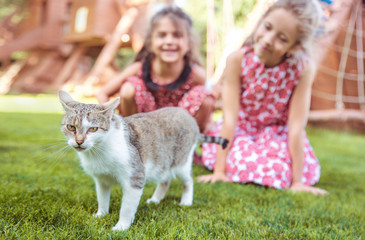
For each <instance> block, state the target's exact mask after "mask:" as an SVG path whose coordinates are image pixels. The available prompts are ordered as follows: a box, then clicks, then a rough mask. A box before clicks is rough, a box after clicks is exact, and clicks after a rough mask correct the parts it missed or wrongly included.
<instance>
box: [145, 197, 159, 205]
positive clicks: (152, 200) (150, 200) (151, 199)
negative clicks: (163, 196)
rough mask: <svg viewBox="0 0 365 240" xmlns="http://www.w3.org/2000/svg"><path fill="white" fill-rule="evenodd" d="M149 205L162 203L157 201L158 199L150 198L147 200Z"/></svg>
mask: <svg viewBox="0 0 365 240" xmlns="http://www.w3.org/2000/svg"><path fill="white" fill-rule="evenodd" d="M147 203H154V204H159V203H160V201H158V200H156V199H153V198H149V199H147Z"/></svg>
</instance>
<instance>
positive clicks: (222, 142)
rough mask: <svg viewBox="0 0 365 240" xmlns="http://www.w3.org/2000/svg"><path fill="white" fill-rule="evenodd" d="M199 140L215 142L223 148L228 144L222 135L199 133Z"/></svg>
mask: <svg viewBox="0 0 365 240" xmlns="http://www.w3.org/2000/svg"><path fill="white" fill-rule="evenodd" d="M199 141H200V142H207V143H217V144H219V145H221V146H222V148H223V149H225V148H226V147H227V146H228V143H229V141H228V140H227V139H226V138H224V137H216V136H209V135H206V134H200V139H199Z"/></svg>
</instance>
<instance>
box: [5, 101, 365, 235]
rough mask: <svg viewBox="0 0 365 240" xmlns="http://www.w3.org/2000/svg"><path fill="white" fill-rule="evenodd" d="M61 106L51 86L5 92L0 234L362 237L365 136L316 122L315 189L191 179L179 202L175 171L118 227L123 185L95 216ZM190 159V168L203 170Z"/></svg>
mask: <svg viewBox="0 0 365 240" xmlns="http://www.w3.org/2000/svg"><path fill="white" fill-rule="evenodd" d="M60 111H61V108H60V106H59V104H58V102H57V100H56V98H55V97H53V96H39V97H37V98H31V97H29V96H28V97H20V96H1V97H0V123H1V128H0V239H364V238H365V232H364V229H365V187H364V184H365V158H364V157H365V136H362V135H357V134H350V133H341V132H333V131H328V130H323V129H315V128H310V129H308V130H307V132H308V136H309V138H310V140H311V143H312V145H313V147H314V149H315V151H316V154H317V156H318V158H319V159H320V162H321V166H322V176H321V180H320V183H319V184H318V187H321V188H324V189H326V190H328V191H329V192H330V194H329V195H328V196H314V195H310V194H305V193H292V192H289V191H278V190H274V189H266V188H264V187H258V186H254V185H243V184H230V183H216V184H202V183H196V182H195V185H194V203H193V206H191V207H182V206H179V200H180V195H181V190H182V187H181V184H180V182H178V181H177V180H174V181H173V182H172V184H171V188H170V190H169V192H168V193H167V197H166V198H165V200H163V201H162V202H161V203H160V204H159V205H154V204H147V203H146V200H147V198H149V197H150V196H151V195H152V193H153V191H154V185H153V184H147V185H146V187H145V189H144V193H143V196H142V200H141V202H140V205H139V207H138V211H137V214H136V218H135V221H134V224H133V225H132V226H131V228H130V229H129V230H128V231H125V232H113V231H111V228H112V227H113V226H114V224H116V223H117V221H118V218H119V216H118V214H119V209H120V203H121V190H120V188H119V187H115V188H113V190H112V196H111V210H110V214H109V215H108V216H106V217H104V218H99V219H95V218H93V217H92V214H93V213H95V212H96V210H97V201H96V194H95V190H94V184H93V181H92V179H91V178H90V177H89V176H88V175H86V174H85V173H84V172H83V170H82V169H81V167H80V164H79V161H78V159H77V157H76V154H75V153H74V152H73V151H72V150H71V149H69V148H64V147H65V146H66V144H65V141H64V140H63V139H64V138H63V135H62V134H61V132H60V130H59V129H60V125H59V124H60V120H61V114H60ZM207 173H208V171H207V170H206V169H204V168H202V167H200V166H194V168H193V174H194V177H196V176H198V175H201V174H207Z"/></svg>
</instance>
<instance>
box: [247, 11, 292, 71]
mask: <svg viewBox="0 0 365 240" xmlns="http://www.w3.org/2000/svg"><path fill="white" fill-rule="evenodd" d="M297 21H298V20H297V18H296V17H295V16H293V15H292V14H291V13H289V12H287V11H285V10H284V9H282V8H279V9H275V10H273V11H272V12H270V13H269V14H268V15H267V16H266V17H265V18H264V19H263V20H262V22H261V23H260V25H259V26H258V28H257V31H256V33H255V35H254V51H255V53H256V55H257V56H258V57H259V59H260V61H261V62H262V63H264V64H265V65H266V66H269V67H273V66H275V65H277V64H279V63H280V62H281V61H282V60H283V58H284V57H285V54H288V53H291V51H292V50H293V49H294V48H295V46H296V43H297V39H298V30H297Z"/></svg>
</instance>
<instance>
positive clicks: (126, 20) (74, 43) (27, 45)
mask: <svg viewBox="0 0 365 240" xmlns="http://www.w3.org/2000/svg"><path fill="white" fill-rule="evenodd" d="M159 3H160V4H169V3H171V1H169V0H165V1H161V0H160V1H158V0H150V1H149V0H57V1H53V0H29V1H27V4H26V5H25V6H22V7H19V9H17V10H16V11H15V12H14V13H12V14H10V15H9V16H8V17H6V18H5V19H3V20H2V21H1V22H0V33H1V35H0V61H1V64H2V68H3V69H5V70H4V71H3V73H2V75H1V76H0V94H6V93H8V92H13V93H19V92H28V93H43V92H55V91H56V90H58V89H60V88H61V87H63V88H68V90H72V91H79V93H80V94H82V95H90V96H91V95H93V94H94V92H95V91H97V88H98V87H100V86H101V85H103V84H105V82H106V81H107V80H109V79H110V78H112V77H113V76H115V75H116V74H117V72H118V69H117V67H116V66H115V63H114V61H115V54H116V52H117V51H118V50H119V49H120V48H132V49H133V50H134V51H138V50H139V49H140V48H141V46H142V44H143V38H144V36H143V34H144V32H145V28H146V26H147V22H148V18H149V14H150V11H152V10H153V7H155V6H156V4H159ZM19 12H23V14H25V15H26V17H25V18H24V19H23V20H22V21H21V22H20V23H18V24H14V23H12V18H13V17H14V15H15V14H17V13H19ZM16 51H27V53H28V56H27V57H26V58H25V60H21V61H16V62H12V60H11V54H12V53H14V52H16Z"/></svg>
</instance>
